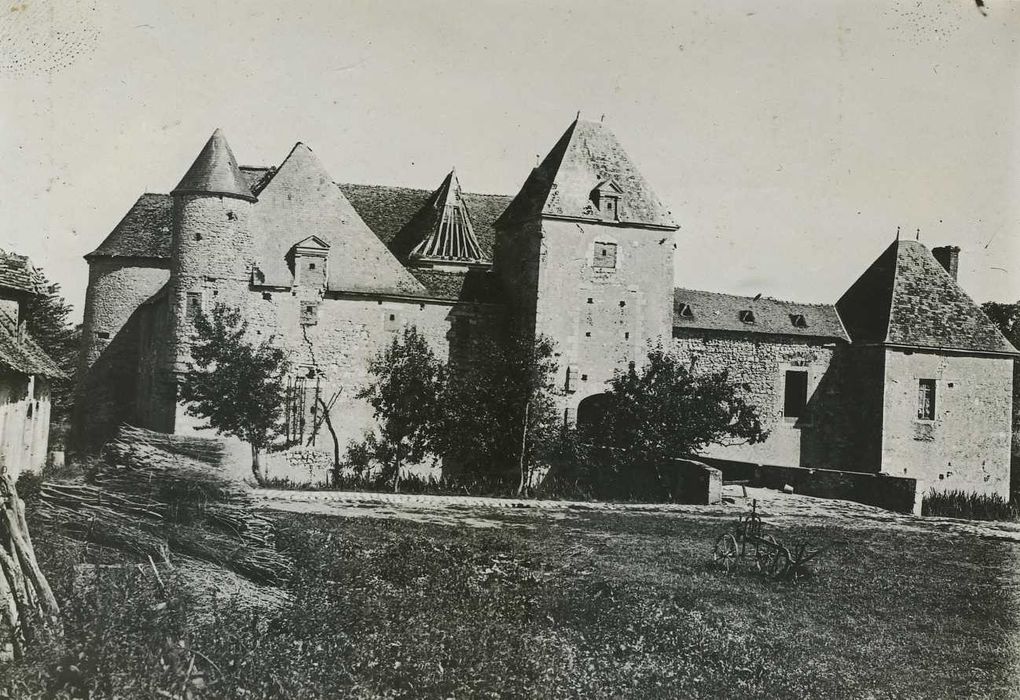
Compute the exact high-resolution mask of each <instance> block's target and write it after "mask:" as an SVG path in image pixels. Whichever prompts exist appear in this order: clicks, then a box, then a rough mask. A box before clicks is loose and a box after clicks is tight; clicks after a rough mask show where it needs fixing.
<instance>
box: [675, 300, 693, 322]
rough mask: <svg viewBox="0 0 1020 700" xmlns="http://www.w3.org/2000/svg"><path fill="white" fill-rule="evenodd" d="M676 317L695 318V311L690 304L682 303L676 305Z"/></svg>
mask: <svg viewBox="0 0 1020 700" xmlns="http://www.w3.org/2000/svg"><path fill="white" fill-rule="evenodd" d="M676 315H677V316H679V317H680V318H693V317H694V311H692V310H691V305H690V304H684V303H683V302H681V303H679V304H677V305H676Z"/></svg>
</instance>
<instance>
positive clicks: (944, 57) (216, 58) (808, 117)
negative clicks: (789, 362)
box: [0, 0, 1020, 311]
mask: <svg viewBox="0 0 1020 700" xmlns="http://www.w3.org/2000/svg"><path fill="white" fill-rule="evenodd" d="M11 5H12V7H11V9H10V11H6V10H5V11H3V12H0V120H2V121H0V179H2V182H3V183H4V184H3V186H2V187H0V247H3V248H5V249H8V250H13V251H15V252H19V253H24V254H28V255H30V256H31V257H32V259H33V261H34V262H35V263H36V264H37V265H39V266H42V267H43V268H44V269H45V270H46V272H47V274H48V275H49V276H50V278H51V279H54V280H56V281H59V282H60V283H61V284H62V285H63V287H64V290H65V292H66V294H67V296H68V299H69V300H70V301H72V302H73V303H74V304H75V305H76V306H77V307H78V309H79V311H80V308H81V305H82V303H83V299H84V288H85V283H86V280H87V267H86V265H85V263H84V261H83V260H82V258H81V256H82V255H84V254H85V253H87V252H89V251H90V250H91V249H93V248H95V247H96V246H97V245H98V244H99V243H100V242H101V241H102V239H103V238H104V236H106V235H107V233H109V231H110V230H111V229H112V228H113V226H114V225H115V224H116V223H117V221H118V220H119V219H120V218H121V216H123V214H124V213H125V212H126V211H127V209H128V207H129V206H130V205H131V204H132V202H133V201H134V200H135V199H136V198H137V197H138V195H139V194H141V193H142V192H146V191H151V192H167V191H169V190H170V189H171V188H172V187H173V186H174V185H175V184H176V182H177V180H178V179H179V178H180V177H181V175H182V174H183V173H184V171H185V170H186V169H187V167H188V166H189V165H190V164H191V161H192V160H193V159H194V157H195V155H197V153H198V151H199V149H200V148H201V146H202V145H203V143H204V142H205V140H206V139H207V138H208V136H209V134H210V133H211V132H212V131H213V129H214V128H216V127H222V128H223V129H224V131H225V132H226V135H227V138H228V139H229V141H230V144H231V146H232V147H233V150H234V152H235V154H236V155H237V157H238V160H239V161H241V162H242V163H243V164H278V163H279V162H280V161H281V160H282V159H283V158H284V156H285V155H286V154H287V152H288V151H289V149H290V147H291V146H292V145H293V143H294V142H295V141H303V142H305V143H306V144H308V145H309V146H310V147H311V148H312V149H313V150H314V151H315V152H316V154H317V155H318V156H319V157H320V158H321V159H322V161H323V162H324V163H325V165H326V167H327V168H328V169H329V170H330V172H331V173H332V175H333V177H334V179H335V180H337V181H339V182H358V183H379V184H394V185H407V186H416V187H427V188H432V187H436V186H438V185H439V183H440V181H441V180H442V178H443V176H444V175H445V174H446V172H447V171H448V170H449V169H450V167H451V166H453V165H456V166H457V173H458V175H459V177H460V180H461V184H462V186H463V187H464V188H465V189H466V190H469V191H475V192H495V193H506V194H513V193H515V192H516V191H517V189H518V188H519V187H520V185H521V183H522V182H523V181H524V178H525V177H526V176H527V174H528V172H529V170H530V169H531V168H532V167H533V166H534V164H535V160H536V156H537V155H538V154H544V153H545V152H547V151H548V150H549V148H550V147H551V146H552V145H553V143H554V142H555V141H556V139H557V138H558V137H559V135H560V134H561V133H562V132H563V131H564V130H565V129H566V127H567V126H568V125H569V123H570V122H571V121H572V120H573V118H574V115H575V113H576V112H577V111H578V110H580V111H581V114H582V117H587V118H591V119H598V118H600V117H601V116H602V115H603V114H604V115H605V121H606V124H607V125H609V126H610V127H611V128H612V129H613V130H614V131H615V132H616V134H617V136H618V137H619V139H620V140H621V142H622V143H623V145H624V147H625V148H627V150H628V151H629V152H630V154H631V156H632V158H633V159H634V161H635V162H636V163H637V165H638V167H639V168H640V169H641V170H642V172H643V173H644V174H645V176H646V178H647V179H648V180H649V181H650V182H651V184H652V186H653V188H654V189H655V190H656V192H657V193H658V194H659V196H660V198H661V199H662V200H663V201H664V202H665V203H666V205H667V206H668V207H669V208H670V209H672V211H673V213H674V214H675V216H676V218H677V220H678V222H679V223H680V224H681V229H680V241H681V244H680V246H679V251H680V255H679V256H678V260H677V265H676V281H677V284H678V285H681V286H687V287H695V288H700V289H709V290H716V291H728V292H736V293H745V294H756V293H759V292H761V293H764V294H766V295H771V296H775V297H779V298H787V299H796V300H800V301H819V302H832V301H835V300H836V299H837V298H838V297H839V295H840V294H842V292H843V291H844V290H845V289H846V288H847V287H848V286H849V285H850V284H851V283H852V282H853V281H854V279H856V277H857V276H858V275H859V274H860V273H861V272H863V270H864V269H865V267H866V266H867V265H868V264H869V263H870V262H871V261H872V260H873V259H874V258H875V257H876V256H877V255H878V254H879V253H880V252H881V251H882V250H883V249H884V248H885V247H886V246H887V245H888V244H889V243H890V242H891V241H892V240H893V239H894V237H895V234H896V228H897V227H898V226H899V227H901V228H902V235H903V236H905V237H911V238H912V237H914V236H915V235H916V233H915V231H916V229H917V228H920V229H921V240H922V241H923V242H924V243H926V244H929V245H939V244H945V243H955V244H957V245H960V246H961V247H962V248H963V254H962V258H961V273H960V274H961V281H962V283H963V285H964V287H965V288H966V289H967V290H968V291H970V292H971V294H972V295H973V296H974V297H975V298H976V299H978V300H979V301H985V300H989V299H995V300H1003V301H1006V300H1008V301H1014V300H1016V299H1018V298H1020V172H1018V168H1017V165H1018V164H1020V146H1018V139H1017V135H1018V127H1020V124H1018V117H1020V89H1018V88H1020V85H1018V83H1020V46H1018V43H1017V39H1018V38H1020V2H1010V1H1005V0H986V5H987V7H986V10H987V16H984V15H982V13H981V12H980V11H979V9H978V7H977V6H976V5H975V3H974V1H973V0H938V1H936V0H923V1H919V0H910V1H893V0H888V1H884V2H877V1H874V0H853V1H842V2H841V1H835V0H796V1H793V0H781V1H777V0H747V1H735V0H724V1H717V2H686V1H679V0H668V1H662V2H620V1H619V0H614V1H613V2H596V1H593V0H583V1H579V2H528V1H521V0H514V1H513V2H509V1H508V2H495V1H494V0H457V1H445V2H422V1H421V0H415V1H412V2H394V1H390V0H385V1H379V0H372V1H367V0H366V1H365V2H327V1H325V0H324V1H322V2H312V1H308V2H301V1H291V2H287V3H258V4H257V5H256V4H255V3H252V4H251V6H250V9H242V8H243V7H244V5H245V3H239V2H236V0H235V1H234V2H211V1H210V0H200V1H196V0H174V1H173V2H165V3H164V2H152V1H139V0H131V1H130V2H128V1H127V0H124V1H115V0H113V1H107V2H104V3H103V5H102V6H99V5H93V4H91V3H82V2H76V1H75V0H61V2H59V3H52V4H51V3H49V2H42V1H40V0H24V1H22V0H18V1H17V2H15V0H11Z"/></svg>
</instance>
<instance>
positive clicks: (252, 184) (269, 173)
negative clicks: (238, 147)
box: [238, 165, 276, 196]
mask: <svg viewBox="0 0 1020 700" xmlns="http://www.w3.org/2000/svg"><path fill="white" fill-rule="evenodd" d="M238 169H239V170H240V171H241V175H242V177H244V180H245V182H247V183H248V187H249V188H250V189H251V193H252V194H253V195H255V196H258V194H259V192H261V191H262V189H263V188H264V187H265V186H266V185H267V184H268V183H269V181H270V180H271V179H272V178H273V175H275V174H276V168H275V167H270V166H265V165H242V166H240V167H239V168H238Z"/></svg>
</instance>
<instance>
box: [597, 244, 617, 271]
mask: <svg viewBox="0 0 1020 700" xmlns="http://www.w3.org/2000/svg"><path fill="white" fill-rule="evenodd" d="M591 266H592V267H594V268H595V269H596V270H614V269H616V244H615V243H610V242H608V241H595V254H594V255H593V256H592V261H591Z"/></svg>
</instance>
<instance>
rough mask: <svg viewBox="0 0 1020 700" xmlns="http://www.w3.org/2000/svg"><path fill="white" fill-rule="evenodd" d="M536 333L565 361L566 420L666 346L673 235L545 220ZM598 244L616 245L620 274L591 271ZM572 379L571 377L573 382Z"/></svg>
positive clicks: (610, 270)
mask: <svg viewBox="0 0 1020 700" xmlns="http://www.w3.org/2000/svg"><path fill="white" fill-rule="evenodd" d="M542 231H543V235H542V248H541V261H540V270H539V277H538V289H537V300H536V311H535V315H536V318H535V326H536V330H537V332H538V333H540V334H544V335H546V336H549V337H550V338H552V339H553V340H554V341H555V343H556V351H557V352H558V353H560V355H559V358H558V360H559V365H560V366H559V376H558V383H559V384H560V386H562V387H563V388H564V389H566V390H567V392H568V394H567V398H566V401H565V405H564V408H565V410H566V411H567V413H566V418H567V421H568V422H570V421H572V417H573V416H575V415H576V410H577V406H578V404H579V402H580V401H581V400H582V399H584V398H585V397H587V396H590V395H592V394H598V393H601V392H603V391H604V390H605V388H606V382H607V381H608V380H609V379H611V378H612V376H613V373H614V372H615V371H616V370H620V369H626V367H627V363H628V362H641V360H642V358H644V357H645V356H646V354H647V352H648V349H649V345H650V344H654V343H656V342H660V341H663V340H666V339H667V338H668V336H669V329H670V326H671V318H672V308H673V307H672V299H673V245H672V240H673V236H672V232H670V231H659V230H645V229H638V228H628V227H625V226H609V225H602V224H588V223H585V224H576V223H572V222H561V221H544V222H543V224H542ZM596 242H604V243H610V244H615V246H616V248H615V258H616V259H615V267H611V268H599V267H596V266H594V265H593V258H594V256H595V248H596ZM568 372H569V374H570V377H569V379H568Z"/></svg>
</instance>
